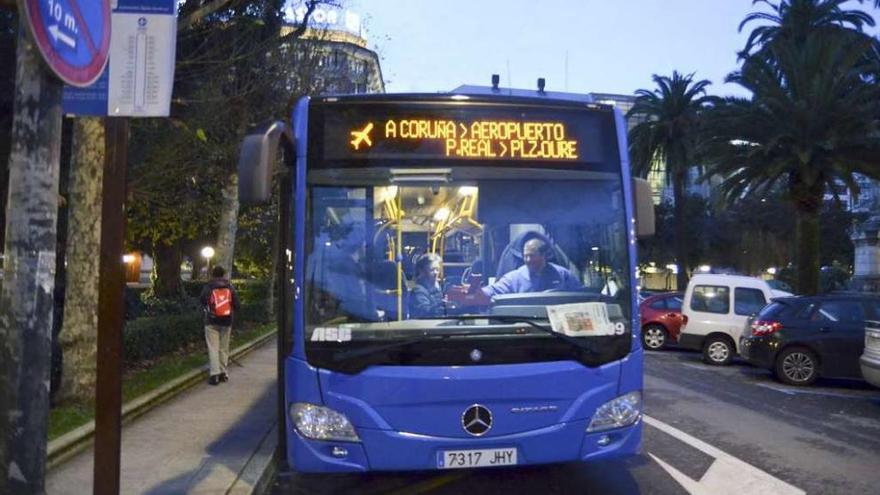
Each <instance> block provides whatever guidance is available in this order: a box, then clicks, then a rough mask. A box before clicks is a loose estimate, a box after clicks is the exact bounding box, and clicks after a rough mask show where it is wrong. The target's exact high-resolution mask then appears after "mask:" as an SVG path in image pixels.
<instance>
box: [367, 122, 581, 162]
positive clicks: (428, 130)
mask: <svg viewBox="0 0 880 495" xmlns="http://www.w3.org/2000/svg"><path fill="white" fill-rule="evenodd" d="M371 125H372V123H370V124H367V126H368V127H369V126H371ZM380 130H381V131H382V137H383V139H385V140H386V141H394V140H416V141H425V140H432V139H433V140H439V141H441V142H442V144H443V154H444V156H447V157H457V158H519V159H539V160H577V159H578V153H577V144H578V143H577V141H575V140H573V139H569V138H568V133H567V130H566V127H565V124H564V123H562V122H512V121H497V120H479V121H476V122H469V123H464V122H460V121H458V122H457V121H453V120H433V119H388V120H386V121H385V122H384V124H382V125H380ZM351 134H352V137H354V138H355V139H353V140H352V146H354V147H355V149H356V150H357V149H358V148H359V144H360V143H358V137H359V136H360V131H352V133H351Z"/></svg>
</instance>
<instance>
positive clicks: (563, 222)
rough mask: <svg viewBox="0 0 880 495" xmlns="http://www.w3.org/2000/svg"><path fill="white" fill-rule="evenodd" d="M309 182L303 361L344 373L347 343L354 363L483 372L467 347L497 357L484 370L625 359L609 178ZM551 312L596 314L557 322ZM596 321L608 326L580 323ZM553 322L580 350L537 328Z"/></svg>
mask: <svg viewBox="0 0 880 495" xmlns="http://www.w3.org/2000/svg"><path fill="white" fill-rule="evenodd" d="M308 183H309V186H308V199H307V204H308V207H307V223H306V246H305V247H306V249H305V255H306V260H305V261H306V272H305V296H306V298H305V305H306V306H305V341H306V350H307V354H308V356H309V360H310V362H313V364H319V365H323V366H327V367H331V368H333V367H334V366H336V367H338V366H343V363H344V362H345V361H347V360H348V359H344V357H345V356H346V354H345V352H348V353H349V354H347V355H348V356H351V355H352V353H351V351H352V350H353V349H366V352H360V353H357V352H355V353H354V355H355V356H357V357H358V359H354V360H355V361H359V365H360V366H366V365H369V364H442V365H449V364H475V363H476V362H477V361H480V362H479V364H486V362H487V361H486V360H482V361H481V360H480V359H474V354H473V352H474V349H476V348H478V347H479V348H481V349H484V348H491V349H498V351H497V352H491V359H490V360H489V362H494V363H510V362H524V361H542V360H543V361H546V360H554V359H571V358H575V359H580V360H581V361H583V362H585V363H588V364H594V365H598V364H602V363H604V362H610V361H612V360H614V359H620V358H621V357H622V356H623V355H625V354H626V352H628V350H629V345H630V344H629V343H630V339H631V334H630V332H631V328H630V321H631V311H632V308H631V299H632V297H631V290H632V287H630V286H629V285H630V277H629V273H628V268H627V267H628V266H629V259H628V253H629V250H628V249H627V236H626V231H627V217H626V215H625V210H624V197H623V187H622V180H621V175H620V173H619V172H617V173H615V172H605V171H601V172H596V171H584V170H563V169H547V168H541V169H538V168H534V169H532V168H503V167H498V166H494V167H490V166H478V167H466V168H465V167H462V168H457V167H454V166H453V167H443V168H421V169H418V170H412V169H394V168H390V167H388V168H382V167H369V168H362V169H355V170H353V169H334V168H323V169H315V170H311V171H310V172H309V175H308ZM572 305H573V306H572ZM556 308H563V309H565V308H574V309H575V310H577V312H576V313H575V315H578V314H580V315H581V316H583V315H584V314H585V313H584V312H587V313H589V312H591V311H597V313H591V316H590V315H588V316H587V317H586V318H582V319H580V320H578V319H577V318H574V319H571V315H570V314H566V313H559V314H560V315H561V316H560V317H559V318H556V317H555V315H556V312H555V311H556ZM597 315H599V316H597ZM535 324H537V326H539V328H536V325H535ZM599 324H601V325H604V326H606V327H607V328H608V329H609V330H608V331H604V329H600V328H592V326H593V325H599ZM584 325H586V326H589V327H590V328H586V327H585V326H584ZM560 326H562V327H565V332H566V333H568V334H569V335H570V336H573V337H574V339H576V340H578V341H582V342H583V343H584V345H575V344H577V342H573V340H574V339H568V340H567V341H560V340H558V339H554V338H553V337H554V336H553V335H552V332H550V331H546V330H553V331H555V332H561V331H562V329H561V328H560ZM592 330H595V331H592ZM579 331H580V333H579ZM371 349H375V352H372V351H371ZM460 351H467V352H466V353H464V354H462V352H460ZM587 351H590V352H587ZM488 354H490V353H487V355H488ZM340 355H341V356H343V358H340Z"/></svg>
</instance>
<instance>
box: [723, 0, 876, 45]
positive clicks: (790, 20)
mask: <svg viewBox="0 0 880 495" xmlns="http://www.w3.org/2000/svg"><path fill="white" fill-rule="evenodd" d="M857 1H858V2H859V3H862V2H863V0H857ZM874 1H875V4H876V5H877V6H880V0H874ZM847 2H849V0H782V1H780V2H779V3H778V4H773V3H771V2H770V1H769V0H753V1H752V5H755V4H758V3H764V4H767V5H769V6H770V10H771V12H760V11H759V12H752V13H751V14H749V15H747V16H746V17H745V19H743V21H742V22H741V23H740V24H739V30H740V31H742V30H743V28H745V27H746V25H748V24H750V23H753V22H755V21H758V22H761V21H763V22H767V23H768V24H765V25H761V26H758V27H756V28H755V29H753V30H752V32H751V33H749V37H748V39H747V40H746V46H745V48H744V49H743V51H742V52H741V53H740V56H741V57H742V58H748V57H750V56H754V55H764V56H765V57H762V58H766V56H772V54H771V53H770V48H771V47H772V46H774V44H776V43H786V42H788V43H794V44H796V45H800V44H802V43H804V42H805V41H806V39H807V37H808V36H812V35H819V36H844V37H850V38H855V39H872V40H873V38H872V37H871V36H870V35H868V34H866V33H863V32H862V29H863V28H864V27H865V26H869V27H873V26H874V18H873V17H871V16H870V15H869V14H867V13H865V12H863V11H861V10H848V9H844V8H843V4H845V3H847ZM878 48H880V41H877V40H873V52H872V53H871V54H870V55H873V56H877V55H878V54H880V50H878Z"/></svg>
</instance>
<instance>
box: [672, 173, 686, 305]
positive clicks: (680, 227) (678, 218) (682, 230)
mask: <svg viewBox="0 0 880 495" xmlns="http://www.w3.org/2000/svg"><path fill="white" fill-rule="evenodd" d="M686 181H687V176H686V175H685V174H684V173H681V172H676V173H675V175H673V177H672V196H673V200H674V201H675V211H674V216H675V260H676V264H677V265H678V275H676V277H675V280H676V284H677V286H678V287H677V290H679V291H683V290H685V289H686V288H687V284H688V268H689V263H688V245H687V239H686V237H687V224H686V223H685V222H687V219H686V218H685V204H684V201H685V197H684V188H685V185H686V184H685V182H686Z"/></svg>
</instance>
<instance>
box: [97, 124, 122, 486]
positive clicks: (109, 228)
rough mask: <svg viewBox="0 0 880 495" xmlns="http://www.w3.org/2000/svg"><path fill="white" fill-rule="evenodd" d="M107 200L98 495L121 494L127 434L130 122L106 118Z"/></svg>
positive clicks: (103, 239)
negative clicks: (126, 256) (126, 245)
mask: <svg viewBox="0 0 880 495" xmlns="http://www.w3.org/2000/svg"><path fill="white" fill-rule="evenodd" d="M104 126H105V145H106V156H105V159H104V185H103V194H104V200H103V204H102V206H101V265H100V270H99V271H100V282H99V292H98V369H97V375H98V376H97V384H96V388H97V390H96V393H95V471H94V494H95V495H110V494H118V493H119V456H120V451H121V436H122V325H123V306H124V301H123V296H124V291H125V266H124V263H123V261H122V255H123V247H124V245H123V239H124V238H125V171H126V162H127V155H128V119H127V118H125V117H107V118H106V119H105V120H104Z"/></svg>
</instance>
